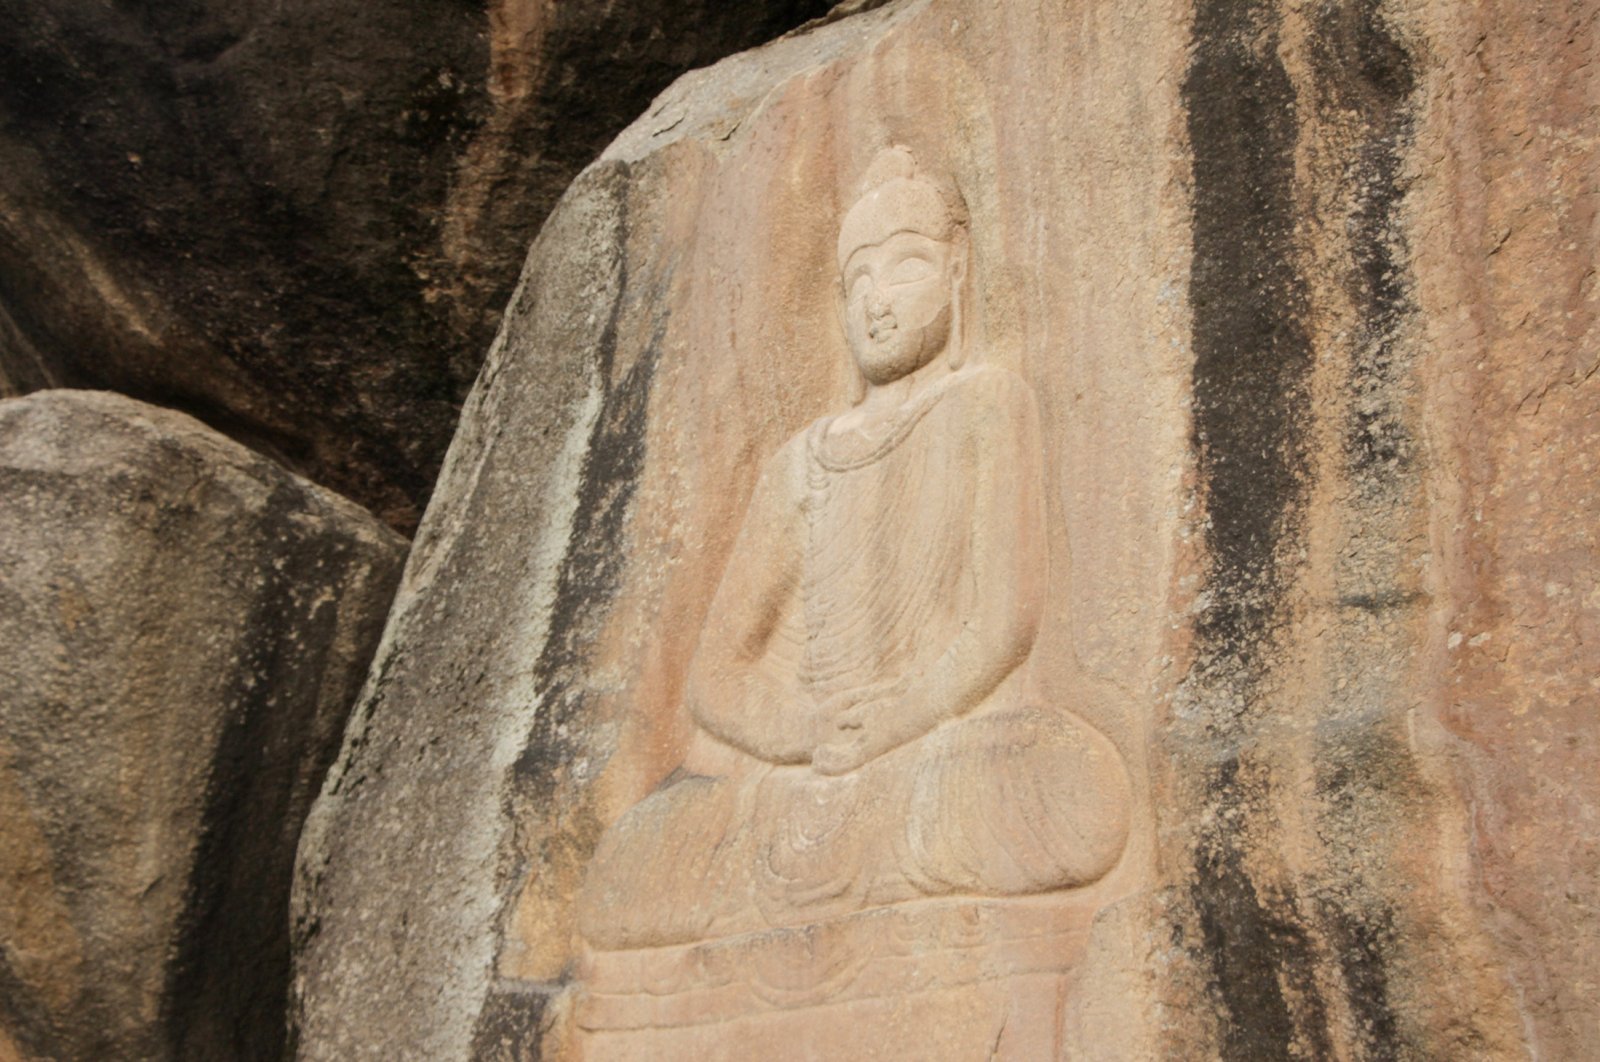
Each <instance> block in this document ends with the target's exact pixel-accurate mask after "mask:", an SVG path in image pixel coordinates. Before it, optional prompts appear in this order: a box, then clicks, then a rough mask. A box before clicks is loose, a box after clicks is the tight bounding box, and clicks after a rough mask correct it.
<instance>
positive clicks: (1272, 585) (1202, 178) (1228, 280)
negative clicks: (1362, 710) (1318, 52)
mask: <svg viewBox="0 0 1600 1062" xmlns="http://www.w3.org/2000/svg"><path fill="white" fill-rule="evenodd" d="M1183 96H1184V104H1185V108H1186V113H1187V116H1188V127H1189V140H1190V144H1191V148H1192V151H1193V157H1194V162H1193V165H1194V205H1193V224H1194V236H1193V239H1194V259H1193V262H1194V264H1193V266H1192V273H1191V276H1190V304H1191V309H1192V311H1193V318H1194V351H1195V367H1194V439H1193V445H1194V447H1195V451H1196V453H1197V454H1198V455H1199V472H1200V480H1201V485H1202V490H1203V492H1204V495H1205V501H1206V512H1207V517H1208V520H1209V523H1208V525H1207V529H1206V545H1207V547H1208V554H1209V557H1210V563H1211V565H1212V571H1211V573H1210V587H1211V591H1212V598H1213V604H1212V606H1211V607H1210V608H1209V609H1208V610H1207V611H1206V612H1205V613H1204V614H1203V616H1202V618H1201V619H1200V621H1199V631H1198V633H1199V635H1200V637H1201V639H1202V642H1203V644H1204V645H1206V646H1208V647H1209V648H1210V649H1211V650H1212V651H1213V653H1225V654H1227V655H1229V656H1231V657H1234V658H1236V659H1238V660H1240V661H1241V662H1243V663H1245V664H1247V665H1251V666H1254V665H1256V664H1257V663H1259V661H1258V660H1257V657H1258V654H1259V653H1261V652H1262V651H1263V650H1264V649H1265V648H1266V647H1267V645H1268V644H1269V641H1270V639H1269V638H1268V637H1267V636H1268V634H1269V633H1270V631H1269V628H1270V626H1271V623H1272V621H1273V618H1274V616H1275V615H1276V613H1277V611H1278V609H1279V606H1280V598H1281V595H1282V591H1283V587H1284V572H1283V568H1282V565H1281V557H1280V553H1279V547H1280V545H1281V544H1282V543H1283V542H1284V540H1285V539H1286V538H1288V537H1289V536H1290V535H1291V534H1292V532H1293V527H1294V523H1295V520H1296V519H1297V516H1298V509H1299V503H1300V500H1301V497H1302V495H1303V492H1304V478H1305V466H1306V434H1307V432H1306V422H1307V421H1308V420H1309V416H1308V411H1307V403H1308V394H1307V382H1308V377H1309V375H1310V372H1311V366H1312V346H1311V339H1310V336H1309V333H1308V331H1307V328H1306V323H1305V319H1306V306H1307V285H1306V281H1305V278H1304V277H1303V276H1301V274H1300V272H1299V269H1298V268H1297V266H1296V262H1295V254H1294V238H1295V213H1294V149H1295V138H1296V111H1295V95H1294V88H1293V86H1292V85H1291V84H1290V81H1289V76H1288V74H1287V72H1286V71H1285V70H1284V68H1283V64H1282V63H1281V62H1280V61H1279V59H1278V56H1277V53H1276V32H1275V25H1274V23H1273V22H1272V15H1271V10H1270V7H1269V5H1267V4H1266V3H1264V2H1260V0H1255V2H1241V0H1207V2H1202V3H1200V4H1199V5H1197V8H1196V12H1195V23H1194V48H1193V56H1192V60H1191V65H1190V67H1189V72H1188V76H1187V78H1186V80H1185V82H1184V87H1183Z"/></svg>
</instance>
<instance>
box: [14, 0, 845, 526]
mask: <svg viewBox="0 0 1600 1062" xmlns="http://www.w3.org/2000/svg"><path fill="white" fill-rule="evenodd" d="M826 9H827V4H826V3H825V2H823V0H770V2H762V3H749V2H741V3H737V4H730V3H723V2H720V0H694V2H691V3H659V2H654V3H650V2H638V0H630V2H624V3H612V2H599V0H580V2H570V0H563V2H560V3H553V2H550V0H479V2H472V3H459V2H455V0H375V2H365V3H360V4H343V3H330V2H328V0H291V2H288V3H259V2H251V0H194V2H182V3H159V4H151V5H132V6H130V5H119V4H106V3H102V2H99V0H5V2H4V3H0V22H3V23H4V25H5V26H6V32H5V33H4V35H3V36H0V70H3V71H4V76H3V77H0V394H16V393H21V392H25V391H31V390H35V389H38V388H42V387H95V388H107V389H111V390H115V391H119V392H122V393H125V394H129V395H132V396H134V397H137V398H141V399H144V400H146V401H151V402H155V403H158V404H161V405H165V406H171V407H174V408H178V409H182V410H185V411H187V412H190V413H192V414H194V415H195V416H197V417H199V418H201V419H202V420H205V421H206V422H208V423H210V424H211V425H212V426H214V427H216V428H218V429H220V430H222V431H223V432H225V433H227V434H229V435H231V436H233V437H234V438H237V439H240V440H242V441H244V442H246V443H248V444H249V445H251V446H253V447H256V448H257V449H260V450H262V451H264V452H266V453H269V454H271V455H272V456H274V457H276V458H277V459H279V460H280V461H282V462H283V463H285V464H287V465H289V466H290V467H292V468H294V469H296V470H297V471H299V472H301V473H303V474H305V475H306V476H308V477H310V478H311V479H313V480H316V481H317V482H320V483H323V484H325V485H328V486H331V487H333V488H334V489H335V490H338V491H339V492H340V493H343V494H345V495H346V496H348V497H351V498H353V499H355V500H356V501H358V502H360V503H362V504H363V505H365V506H367V507H368V508H370V509H372V510H373V511H374V512H376V513H378V515H379V516H381V517H382V518H384V519H385V520H387V521H388V522H389V523H390V524H391V525H393V526H395V527H397V528H400V529H401V530H409V529H410V528H411V527H413V526H414V525H415V523H416V520H417V518H418V517H419V516H420V514H421V510H422V506H423V504H424V503H425V502H426V500H427V496H428V491H429V488H430V487H431V485H432V482H433V477H434V474H435V472H436V471H437V468H438V464H439V461H440V459H441V457H442V455H443V452H444V449H445V446H446V444H447V443H448V441H449V438H450V433H451V431H452V430H453V429H454V426H455V420H456V416H457V413H458V411H459V406H460V401H461V399H462V398H463V396H464V395H465V393H466V390H467V388H468V387H469V386H470V385H471V382H472V379H473V376H474V375H475V373H476V372H477V368H478V363H479V361H480V360H481V358H482V354H483V351H484V350H485V349H486V348H487V346H488V343H489V340H490V339H491V338H492V337H493V335H494V331H495V328H496V325H497V323H498V319H499V312H500V309H501V307H502V306H503V305H504V303H505V300H506V297H507V296H508V294H509V292H510V290H511V288H512V286H513V285H514V283H515V282H516V277H517V270H518V268H519V266H520V264H521V261H522V257H523V255H524V253H525V252H526V249H527V245H528V242H529V241H530V240H531V239H532V237H533V234H534V233H535V232H537V231H538V226H539V224H540V222H541V221H542V220H543V219H544V216H545V214H546V213H548V211H549V209H550V206H551V205H552V204H553V203H554V202H555V200H556V198H557V196H559V195H560V193H561V191H562V190H563V189H564V188H565V187H566V185H567V183H568V182H569V181H571V179H572V178H573V176H574V175H575V174H576V173H577V172H578V170H579V169H581V168H582V167H583V166H584V165H586V164H587V163H588V162H589V161H590V160H591V159H593V158H594V156H595V154H596V153H598V152H599V150H600V149H601V148H602V147H603V146H604V144H605V143H606V141H608V140H609V139H610V138H611V137H612V136H614V135H615V134H616V133H617V131H619V130H620V129H621V128H622V127H623V126H624V125H626V124H627V122H628V121H630V120H631V119H632V118H633V117H634V116H635V115H636V114H637V113H638V112H639V110H640V109H641V108H642V107H643V106H644V105H645V104H646V103H647V102H648V101H649V99H650V97H651V95H653V94H654V93H655V92H657V91H659V90H660V89H661V88H662V87H663V86H665V85H666V84H667V83H668V82H669V81H670V80H671V79H672V78H673V77H675V76H677V75H678V74H680V73H682V72H683V71H684V70H686V69H688V68H690V67H692V66H695V65H699V64H703V63H707V62H710V61H712V60H715V59H717V58H720V57H721V56H723V55H726V54H728V53H729V52H733V51H737V50H738V49H740V48H746V47H750V46H751V45H754V44H757V43H759V42H761V41H764V40H766V39H768V38H770V37H772V36H774V35H776V34H778V33H780V32H782V31H783V30H785V29H788V28H790V27H792V26H794V25H797V24H799V23H801V22H803V21H804V20H806V19H807V18H811V17H814V16H816V15H820V14H821V13H822V12H824V11H825V10H826Z"/></svg>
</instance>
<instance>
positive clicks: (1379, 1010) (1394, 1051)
mask: <svg viewBox="0 0 1600 1062" xmlns="http://www.w3.org/2000/svg"><path fill="white" fill-rule="evenodd" d="M1319 913H1320V914H1321V916H1322V917H1321V924H1322V928H1323V932H1324V933H1325V934H1326V936H1327V938H1328V944H1329V946H1330V947H1331V948H1332V949H1333V952H1334V954H1335V955H1337V956H1338V957H1339V972H1340V974H1341V975H1342V976H1343V979H1344V990H1345V999H1346V1001H1347V1002H1348V1004H1349V1007H1350V1015H1351V1017H1352V1018H1353V1019H1354V1021H1355V1030H1354V1032H1355V1035H1356V1037H1357V1039H1358V1041H1359V1043H1360V1054H1359V1056H1358V1057H1361V1058H1366V1059H1371V1060H1374V1062H1389V1060H1391V1059H1398V1058H1401V1057H1403V1053H1402V1050H1401V1044H1402V1040H1401V1035H1400V1028H1399V1022H1398V1021H1397V1020H1396V1018H1395V1013H1394V1008H1393V1006H1392V1005H1391V1001H1390V998H1389V975H1388V963H1387V962H1386V960H1385V956H1386V955H1388V954H1389V953H1390V952H1391V951H1392V949H1393V946H1394V939H1395V932H1394V925H1393V921H1392V918H1391V916H1390V915H1389V914H1388V912H1387V911H1385V912H1382V913H1380V914H1378V915H1377V916H1371V915H1368V916H1366V917H1356V916H1355V915H1354V914H1353V913H1352V912H1351V911H1350V910H1349V909H1348V907H1346V906H1345V905H1343V904H1334V903H1328V904H1325V905H1323V906H1322V909H1321V911H1320V912H1319Z"/></svg>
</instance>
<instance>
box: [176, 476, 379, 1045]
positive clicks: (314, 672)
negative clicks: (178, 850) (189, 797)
mask: <svg viewBox="0 0 1600 1062" xmlns="http://www.w3.org/2000/svg"><path fill="white" fill-rule="evenodd" d="M304 514H305V509H304V496H303V495H302V494H301V492H300V491H299V490H298V489H291V488H289V487H279V488H277V489H275V490H274V491H273V493H272V495H271V496H270V497H269V499H268V501H267V503H266V505H265V507H264V509H263V510H262V511H261V512H260V513H259V514H255V515H256V518H257V521H258V522H256V524H255V526H256V527H259V528H262V529H263V531H262V533H267V534H272V535H274V536H282V529H285V528H288V529H294V528H300V527H304V526H305V521H304ZM316 533H317V534H320V533H321V529H320V528H318V529H317V531H316ZM257 551H258V552H259V553H260V554H261V555H274V554H275V555H276V556H277V557H278V558H279V559H280V560H281V564H280V565H278V566H276V567H272V566H263V568H262V572H261V576H262V578H263V579H264V580H265V582H266V585H265V587H264V589H263V591H262V593H261V595H260V598H259V601H258V603H257V606H256V608H255V610H254V612H253V614H252V616H251V618H250V620H249V628H250V629H251V630H253V631H256V632H259V633H258V636H257V637H255V638H253V639H251V641H250V644H251V646H252V653H253V655H252V657H251V659H249V660H248V661H244V662H242V666H240V667H239V668H238V669H237V670H236V672H235V677H234V680H233V683H232V688H231V689H230V690H229V691H228V693H227V695H226V703H228V704H229V705H230V711H229V715H228V718H227V721H226V723H225V728H224V731H223V733H222V735H221V737H220V739H219V743H218V747H217V751H216V754H215V761H214V766H213V771H212V775H211V780H210V783H209V786H208V790H207V793H206V799H205V804H204V808H205V811H204V819H203V822H202V827H201V834H200V841H199V844H198V847H197V851H196V859H195V865H194V870H193V872H192V875H191V878H190V881H189V883H188V886H187V898H186V901H185V905H184V916H183V922H182V925H181V929H180V934H179V939H178V941H177V944H176V949H175V959H174V962H173V964H172V966H171V967H170V969H169V973H168V977H167V983H166V985H165V989H164V993H163V1000H162V1008H163V1016H162V1017H163V1020H162V1022H161V1023H160V1024H161V1027H162V1028H165V1029H167V1030H169V1035H170V1038H171V1042H170V1043H169V1045H168V1049H169V1051H170V1057H173V1058H223V1057H226V1058H231V1059H240V1060H247V1059H261V1060H264V1062H265V1060H271V1059H277V1058H280V1057H283V1047H284V1037H285V1022H284V1000H285V999H286V997H287V994H288V988H289V974H290V950H289V939H288V936H289V914H288V908H289V891H290V885H291V882H292V879H293V873H294V852H295V844H296V841H297V839H298V834H299V828H300V824H301V822H302V821H303V820H304V818H305V814H306V811H307V809H308V808H309V805H310V801H311V797H312V796H313V795H315V793H316V791H317V789H318V788H320V784H321V781H322V778H323V776H324V775H325V774H326V773H327V768H328V766H329V764H330V763H331V761H332V759H333V757H334V755H335V754H336V753H337V749H338V743H337V738H336V736H335V734H336V731H337V728H338V727H339V725H340V724H342V722H343V720H342V719H339V720H328V719H319V718H316V717H314V716H313V715H312V714H309V713H316V712H317V710H318V707H319V700H320V699H321V698H320V697H319V693H320V692H321V691H320V689H319V687H320V685H321V682H322V678H323V676H324V674H325V673H326V671H327V666H326V664H327V662H326V660H325V657H326V654H327V653H329V652H330V651H331V650H332V648H333V647H334V645H335V642H336V638H337V635H338V626H339V607H338V602H336V601H327V602H323V603H321V604H320V605H318V606H317V607H316V608H315V611H308V604H309V602H308V598H309V597H310V596H311V595H312V594H313V593H314V588H317V587H322V586H327V585H330V584H331V585H345V584H346V583H347V582H348V578H347V574H348V572H349V570H350V568H351V566H352V565H354V564H357V563H359V554H358V552H357V551H356V549H354V548H353V543H351V542H348V541H345V542H334V541H329V542H326V543H320V544H316V545H315V546H314V548H308V546H307V545H306V543H304V542H303V541H301V540H299V539H298V537H297V536H295V535H294V534H292V533H291V534H290V535H288V536H286V537H277V538H276V539H275V543H274V544H272V545H268V544H262V545H260V546H259V547H257ZM378 621H379V622H381V616H380V617H378ZM288 632H294V635H295V636H294V637H293V638H292V639H291V638H289V637H288V636H287V634H288ZM370 633H371V635H372V636H373V637H372V640H374V641H375V638H376V633H377V632H376V630H373V631H371V632H370ZM292 705H299V706H302V708H303V710H301V711H298V712H295V711H289V710H286V709H287V708H288V707H289V706H292ZM330 726H331V727H333V728H335V729H334V730H333V731H330V730H329V728H330Z"/></svg>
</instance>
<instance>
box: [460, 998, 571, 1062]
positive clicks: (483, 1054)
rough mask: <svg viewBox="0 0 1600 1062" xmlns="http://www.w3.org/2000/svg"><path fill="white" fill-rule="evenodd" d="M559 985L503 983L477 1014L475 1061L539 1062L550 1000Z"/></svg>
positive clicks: (547, 1021)
mask: <svg viewBox="0 0 1600 1062" xmlns="http://www.w3.org/2000/svg"><path fill="white" fill-rule="evenodd" d="M561 987H562V986H560V985H553V986H552V985H532V984H529V983H527V982H522V981H502V982H500V983H499V984H497V985H496V986H495V989H494V990H493V991H491V992H490V994H489V998H488V999H486V1000H485V1001H484V1005H483V1010H482V1011H480V1012H479V1014H478V1024H477V1027H476V1029H475V1030H474V1032H473V1036H472V1056H471V1057H472V1059H473V1062H540V1059H541V1058H543V1056H544V1036H545V1033H546V1032H548V1031H549V1028H550V1022H549V1020H548V1019H547V1018H546V1012H547V1011H548V1010H549V1007H550V1001H551V999H553V998H554V994H555V993H556V992H558V991H559V990H560V988H561Z"/></svg>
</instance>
